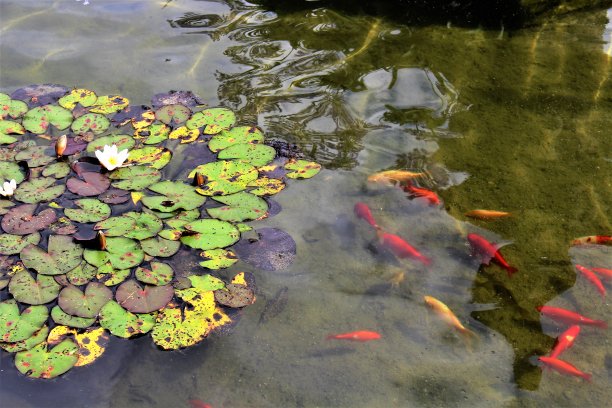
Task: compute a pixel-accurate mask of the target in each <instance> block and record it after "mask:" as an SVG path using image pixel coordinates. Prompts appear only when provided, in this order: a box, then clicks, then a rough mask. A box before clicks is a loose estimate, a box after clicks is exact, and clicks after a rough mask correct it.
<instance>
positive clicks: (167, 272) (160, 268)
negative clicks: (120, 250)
mask: <svg viewBox="0 0 612 408" xmlns="http://www.w3.org/2000/svg"><path fill="white" fill-rule="evenodd" d="M135 275H136V279H138V280H139V281H141V282H142V283H147V284H149V285H155V286H162V285H167V284H169V283H170V282H171V281H172V278H173V277H174V270H172V267H171V266H170V265H168V264H165V263H163V262H151V268H143V267H138V268H137V269H136V274H135Z"/></svg>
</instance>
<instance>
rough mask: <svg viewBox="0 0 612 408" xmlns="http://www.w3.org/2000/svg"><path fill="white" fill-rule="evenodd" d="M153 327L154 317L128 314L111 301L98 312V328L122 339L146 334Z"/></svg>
mask: <svg viewBox="0 0 612 408" xmlns="http://www.w3.org/2000/svg"><path fill="white" fill-rule="evenodd" d="M154 325H155V317H153V316H152V315H150V314H134V313H131V312H128V311H127V310H125V309H124V308H122V307H121V306H120V305H119V303H117V302H115V301H113V300H111V301H110V302H108V303H107V304H106V305H104V307H103V308H102V310H100V326H102V327H104V328H105V329H107V330H108V331H110V332H111V333H112V334H114V335H115V336H117V337H121V338H124V339H127V338H129V337H132V336H136V335H139V334H144V333H147V332H149V331H150V330H151V329H152V328H153V326H154Z"/></svg>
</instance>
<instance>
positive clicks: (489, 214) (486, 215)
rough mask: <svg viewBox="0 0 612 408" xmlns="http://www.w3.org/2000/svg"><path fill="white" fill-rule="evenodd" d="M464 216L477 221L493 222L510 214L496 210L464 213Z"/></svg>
mask: <svg viewBox="0 0 612 408" xmlns="http://www.w3.org/2000/svg"><path fill="white" fill-rule="evenodd" d="M465 215H466V216H467V217H471V218H477V219H479V220H494V219H497V218H502V217H509V216H510V215H511V214H510V213H509V212H505V211H496V210H472V211H468V212H466V213H465Z"/></svg>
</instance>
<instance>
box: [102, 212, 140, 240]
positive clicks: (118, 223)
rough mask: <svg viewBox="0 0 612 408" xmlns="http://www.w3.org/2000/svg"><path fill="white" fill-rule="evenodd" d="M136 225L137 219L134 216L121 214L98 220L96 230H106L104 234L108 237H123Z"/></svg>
mask: <svg viewBox="0 0 612 408" xmlns="http://www.w3.org/2000/svg"><path fill="white" fill-rule="evenodd" d="M135 226H136V220H135V219H134V218H133V217H126V216H123V215H120V216H118V217H111V218H108V219H106V220H104V221H100V222H98V223H97V224H96V225H95V226H94V230H96V231H99V230H102V231H104V235H106V236H107V237H122V236H124V235H125V234H127V233H128V232H130V231H132V230H133V229H134V227H135Z"/></svg>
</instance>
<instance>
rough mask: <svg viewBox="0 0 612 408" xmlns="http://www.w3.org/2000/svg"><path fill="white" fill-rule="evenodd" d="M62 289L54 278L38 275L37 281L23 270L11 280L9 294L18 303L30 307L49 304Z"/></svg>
mask: <svg viewBox="0 0 612 408" xmlns="http://www.w3.org/2000/svg"><path fill="white" fill-rule="evenodd" d="M60 289H61V285H60V284H58V283H57V282H56V281H55V279H53V277H52V276H45V275H40V274H37V276H36V279H34V278H33V277H32V275H30V272H28V271H26V270H22V271H20V272H17V273H16V274H15V276H13V277H12V278H11V282H10V283H9V292H10V293H11V295H13V297H14V298H15V300H16V301H18V302H20V303H26V304H29V305H42V304H45V303H49V302H51V301H52V300H54V299H55V298H56V297H57V294H58V293H59V291H60Z"/></svg>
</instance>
